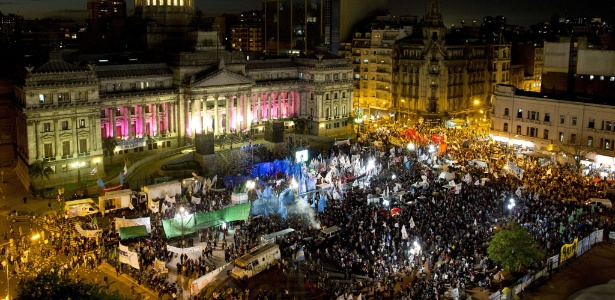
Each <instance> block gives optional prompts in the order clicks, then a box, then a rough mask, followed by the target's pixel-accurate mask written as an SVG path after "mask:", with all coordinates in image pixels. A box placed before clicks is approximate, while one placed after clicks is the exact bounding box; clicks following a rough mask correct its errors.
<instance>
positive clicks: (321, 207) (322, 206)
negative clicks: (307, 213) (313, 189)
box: [318, 195, 327, 212]
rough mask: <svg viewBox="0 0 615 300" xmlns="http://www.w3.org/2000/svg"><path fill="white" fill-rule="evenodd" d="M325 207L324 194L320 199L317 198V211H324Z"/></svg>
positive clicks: (325, 199) (325, 198)
mask: <svg viewBox="0 0 615 300" xmlns="http://www.w3.org/2000/svg"><path fill="white" fill-rule="evenodd" d="M325 208H327V197H325V195H322V196H320V200H318V212H323V211H325Z"/></svg>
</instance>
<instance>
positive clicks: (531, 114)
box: [527, 111, 540, 120]
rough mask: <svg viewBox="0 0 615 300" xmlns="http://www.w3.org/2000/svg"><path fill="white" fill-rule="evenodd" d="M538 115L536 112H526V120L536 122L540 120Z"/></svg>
mask: <svg viewBox="0 0 615 300" xmlns="http://www.w3.org/2000/svg"><path fill="white" fill-rule="evenodd" d="M539 116H540V113H539V112H537V111H528V112H527V118H528V119H530V120H538V119H540V117H539Z"/></svg>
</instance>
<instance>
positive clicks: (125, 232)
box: [120, 225, 149, 240]
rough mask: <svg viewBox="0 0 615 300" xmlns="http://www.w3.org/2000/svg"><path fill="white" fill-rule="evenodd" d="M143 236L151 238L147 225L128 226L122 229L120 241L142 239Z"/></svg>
mask: <svg viewBox="0 0 615 300" xmlns="http://www.w3.org/2000/svg"><path fill="white" fill-rule="evenodd" d="M141 236H149V233H148V232H147V229H146V228H145V225H139V226H128V227H122V228H120V239H121V240H125V239H130V238H135V237H141Z"/></svg>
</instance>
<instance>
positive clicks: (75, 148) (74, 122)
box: [71, 117, 80, 157]
mask: <svg viewBox="0 0 615 300" xmlns="http://www.w3.org/2000/svg"><path fill="white" fill-rule="evenodd" d="M71 121H73V126H74V127H73V145H74V147H73V149H72V150H73V151H72V152H73V157H75V154H76V155H77V157H79V150H80V149H78V148H79V139H78V138H77V125H78V124H77V122H78V121H77V117H72V118H71Z"/></svg>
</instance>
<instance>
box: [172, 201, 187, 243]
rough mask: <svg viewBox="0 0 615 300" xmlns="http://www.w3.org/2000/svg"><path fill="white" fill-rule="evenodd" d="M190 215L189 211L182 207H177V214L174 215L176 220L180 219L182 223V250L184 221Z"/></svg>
mask: <svg viewBox="0 0 615 300" xmlns="http://www.w3.org/2000/svg"><path fill="white" fill-rule="evenodd" d="M189 215H190V211H188V210H187V209H185V208H184V207H183V206H180V207H179V212H178V213H177V214H175V217H176V218H180V219H181V221H182V243H181V248H184V219H185V218H186V217H187V216H189Z"/></svg>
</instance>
